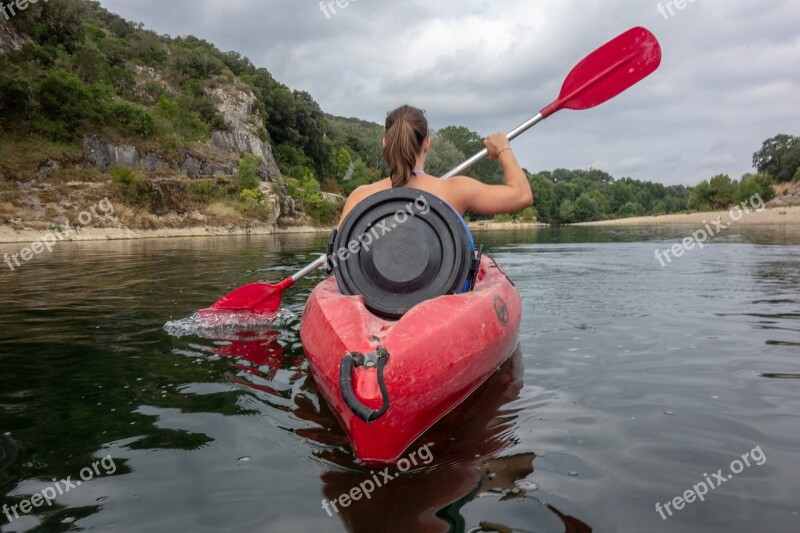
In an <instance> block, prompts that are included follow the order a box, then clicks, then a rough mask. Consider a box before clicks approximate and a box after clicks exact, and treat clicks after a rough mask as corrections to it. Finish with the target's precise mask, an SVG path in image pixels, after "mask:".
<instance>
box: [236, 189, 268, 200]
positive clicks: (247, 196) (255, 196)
mask: <svg viewBox="0 0 800 533" xmlns="http://www.w3.org/2000/svg"><path fill="white" fill-rule="evenodd" d="M262 198H264V194H263V193H262V192H261V191H260V190H259V189H244V190H242V192H240V193H239V200H241V201H242V202H244V203H247V202H256V203H258V202H261V200H262Z"/></svg>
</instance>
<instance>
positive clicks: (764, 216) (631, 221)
mask: <svg viewBox="0 0 800 533" xmlns="http://www.w3.org/2000/svg"><path fill="white" fill-rule="evenodd" d="M733 215H734V218H735V217H736V216H739V214H738V213H737V212H736V211H735V210H734V211H733ZM715 220H717V221H721V222H722V223H724V224H730V225H732V226H733V225H736V226H767V225H773V226H779V225H786V224H798V225H800V206H790V207H768V208H766V209H763V210H762V211H751V212H749V213H744V214H742V215H741V219H739V220H732V217H731V212H730V211H707V212H701V213H686V214H673V215H661V216H655V217H632V218H620V219H617V220H601V221H597V222H582V223H580V224H572V225H573V226H585V227H603V226H626V227H630V226H697V227H702V226H704V225H705V224H708V223H711V222H713V221H715Z"/></svg>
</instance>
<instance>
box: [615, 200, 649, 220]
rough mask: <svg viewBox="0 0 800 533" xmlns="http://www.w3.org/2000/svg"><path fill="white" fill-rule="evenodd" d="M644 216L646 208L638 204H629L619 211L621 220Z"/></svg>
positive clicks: (618, 214) (618, 215)
mask: <svg viewBox="0 0 800 533" xmlns="http://www.w3.org/2000/svg"><path fill="white" fill-rule="evenodd" d="M644 214H645V210H644V206H642V204H639V203H636V202H627V203H626V204H625V205H623V206H622V207H620V208H619V209H618V210H617V217H619V218H630V217H640V216H642V215H644Z"/></svg>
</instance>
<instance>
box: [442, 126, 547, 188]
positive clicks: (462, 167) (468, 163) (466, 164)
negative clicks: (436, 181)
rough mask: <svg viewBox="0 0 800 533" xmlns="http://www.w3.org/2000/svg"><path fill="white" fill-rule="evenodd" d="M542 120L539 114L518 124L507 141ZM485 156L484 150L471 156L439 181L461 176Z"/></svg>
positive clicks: (485, 151)
mask: <svg viewBox="0 0 800 533" xmlns="http://www.w3.org/2000/svg"><path fill="white" fill-rule="evenodd" d="M544 118H545V117H544V115H542V114H541V113H539V114H538V115H536V116H535V117H533V118H531V119H530V120H528V121H527V122H525V123H523V124H520V125H519V126H518V127H517V128H516V129H514V130H512V131H511V132H509V133H508V140H509V141H513V140H514V139H516V138H517V137H519V136H520V135H521V134H522V133H525V132H526V131H528V130H529V129H531V128H532V127H534V126H535V125H536V124H538V123H539V122H541V121H543V120H544ZM487 155H489V150H487V149H486V148H484V149H483V150H481V151H480V152H478V153H477V154H475V155H473V156H472V157H470V158H469V159H467V160H466V161H464V162H463V163H461V164H460V165H458V166H457V167H456V168H454V169H453V170H451V171H450V172H448V173H447V174H445V175H444V176H442V177H441V179H443V180H446V179H448V178H452V177H453V176H458V175H459V174H463V173H464V172H466V171H467V170H469V169H471V168H472V167H473V166H475V165H477V164H478V163H480V162H481V159H483V158H484V157H486V156H487Z"/></svg>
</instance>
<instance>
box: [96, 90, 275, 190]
mask: <svg viewBox="0 0 800 533" xmlns="http://www.w3.org/2000/svg"><path fill="white" fill-rule="evenodd" d="M208 95H209V98H212V99H213V100H214V102H215V104H216V106H217V111H219V113H220V114H221V115H222V116H223V117H224V118H225V123H226V124H227V125H228V128H229V129H228V131H215V132H213V133H212V134H211V141H210V143H209V144H208V145H206V146H204V147H200V148H197V149H188V148H184V149H182V150H181V151H180V155H179V157H178V158H177V160H175V161H171V162H170V161H167V160H166V159H165V158H164V157H162V156H160V155H159V154H156V153H153V152H148V153H145V154H142V153H140V152H139V150H138V149H137V148H136V146H134V145H132V144H112V143H110V142H107V141H104V140H102V139H100V138H98V137H95V136H89V137H86V138H85V139H84V143H83V145H84V157H85V160H86V163H88V164H89V165H91V166H93V167H94V168H96V169H97V170H99V171H101V172H107V171H108V170H109V169H110V168H111V167H114V166H121V167H138V168H142V169H144V170H147V171H148V172H154V171H157V170H172V171H173V172H175V173H176V174H179V175H182V176H187V177H189V178H194V179H200V178H210V177H216V176H230V175H232V174H234V173H235V172H236V167H237V165H238V163H239V159H240V158H241V155H242V154H250V155H254V156H256V157H258V158H260V159H261V162H260V163H259V165H258V167H257V169H256V170H257V173H258V175H259V177H260V178H261V179H262V181H266V182H272V181H274V180H275V179H276V178H279V177H280V176H281V172H280V170H279V169H278V165H277V163H276V162H275V158H274V157H273V155H272V148H271V147H270V145H269V143H266V142H264V141H262V140H261V139H260V138H259V136H258V127H257V126H256V125H255V124H260V123H261V118H260V117H259V116H258V115H257V114H255V112H254V106H255V103H256V97H255V95H254V94H253V93H251V92H245V91H243V90H241V89H238V88H236V87H233V86H225V87H218V88H216V89H214V90H211V91H209V93H208Z"/></svg>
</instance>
